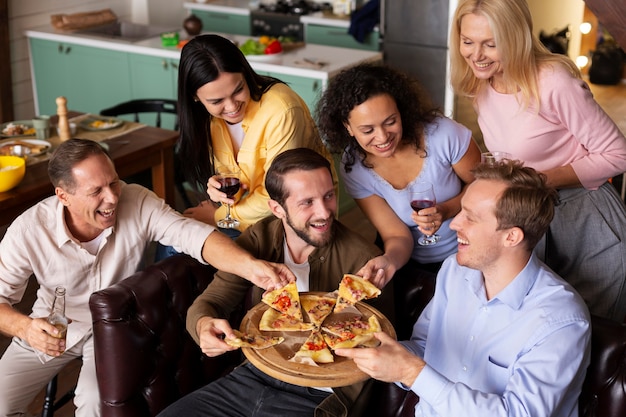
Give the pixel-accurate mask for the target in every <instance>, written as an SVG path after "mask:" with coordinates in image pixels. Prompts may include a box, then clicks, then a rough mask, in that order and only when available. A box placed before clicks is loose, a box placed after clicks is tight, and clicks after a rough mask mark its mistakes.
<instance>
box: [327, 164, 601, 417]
mask: <svg viewBox="0 0 626 417" xmlns="http://www.w3.org/2000/svg"><path fill="white" fill-rule="evenodd" d="M475 176H476V180H475V181H474V182H473V183H472V184H470V185H469V186H468V188H467V191H466V193H465V195H464V196H463V199H462V203H461V212H460V213H459V214H458V215H457V216H456V217H455V218H454V220H453V221H452V224H451V226H450V227H451V228H452V229H453V230H455V231H456V232H457V239H458V253H457V254H456V255H453V256H451V257H449V258H448V259H447V260H446V261H445V262H444V264H443V266H442V268H441V270H440V272H439V274H438V276H437V285H436V289H435V295H434V297H433V299H432V300H431V302H430V303H429V304H428V306H427V307H426V309H425V310H424V312H423V313H422V315H421V316H420V318H419V319H418V320H417V322H416V323H415V326H414V328H413V335H412V336H411V340H409V341H405V342H396V341H395V340H393V339H392V338H391V337H389V336H387V335H386V334H384V333H380V334H377V337H378V339H380V342H381V344H380V346H378V347H377V348H370V349H340V350H337V351H336V352H335V353H337V354H338V355H342V356H346V357H350V358H353V359H354V361H355V362H356V364H357V365H358V366H359V368H360V369H361V370H363V371H364V372H366V373H367V374H369V375H370V376H372V377H373V378H376V379H379V380H381V381H387V382H396V383H398V384H399V385H401V386H403V387H404V388H405V389H410V390H412V391H413V392H415V393H416V394H417V395H418V396H419V397H420V401H419V403H418V404H417V406H416V407H415V415H416V416H461V415H462V416H477V417H478V416H480V417H484V416H496V415H502V416H504V415H507V416H542V417H545V416H577V415H578V396H579V394H580V391H581V389H582V384H583V380H584V378H585V372H586V369H587V365H588V364H589V352H590V337H591V330H590V318H589V312H588V309H587V307H586V305H585V303H584V302H583V300H582V298H581V297H580V296H579V295H578V294H577V293H576V291H575V290H574V289H573V288H572V287H571V286H570V285H569V284H568V283H567V282H565V281H564V280H563V279H561V278H560V277H559V276H557V275H556V274H555V273H554V272H553V271H552V270H550V269H549V268H548V267H547V266H546V265H544V264H543V263H542V262H541V261H539V260H538V259H537V258H536V257H535V255H534V254H533V248H534V247H535V245H536V243H537V242H538V241H539V239H540V238H541V237H542V236H543V234H544V233H545V231H546V230H547V228H548V225H549V224H550V221H551V220H552V217H553V213H554V204H555V203H556V201H557V194H556V192H555V190H553V189H552V188H550V187H548V186H547V185H546V183H545V177H543V176H542V175H541V174H538V173H537V172H536V171H534V170H533V169H532V168H527V167H522V165H521V164H520V163H519V162H517V161H505V162H502V163H499V164H496V165H495V166H485V165H481V166H479V167H477V168H476V170H475ZM581 244H586V242H584V236H581Z"/></svg>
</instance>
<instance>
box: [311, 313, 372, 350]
mask: <svg viewBox="0 0 626 417" xmlns="http://www.w3.org/2000/svg"><path fill="white" fill-rule="evenodd" d="M322 330H323V331H324V340H325V341H326V344H328V346H329V347H330V348H331V349H333V350H335V349H339V348H353V347H356V346H362V345H367V346H372V345H377V344H378V343H377V340H376V338H375V337H374V333H376V332H380V331H381V326H380V322H379V321H378V319H377V318H376V316H373V315H372V316H370V318H369V319H368V320H367V321H365V320H363V319H362V318H361V317H352V318H350V319H347V320H342V321H336V322H332V323H328V324H327V325H326V326H324V327H322Z"/></svg>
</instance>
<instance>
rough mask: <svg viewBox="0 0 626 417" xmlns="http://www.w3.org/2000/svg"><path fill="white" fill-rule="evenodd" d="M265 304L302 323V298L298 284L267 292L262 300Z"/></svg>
mask: <svg viewBox="0 0 626 417" xmlns="http://www.w3.org/2000/svg"><path fill="white" fill-rule="evenodd" d="M261 301H263V302H264V303H265V304H267V305H269V306H270V307H272V308H274V309H276V310H278V311H280V312H281V313H284V314H287V315H288V316H291V317H295V318H296V319H298V320H300V321H302V311H301V310H300V296H299V294H298V287H296V282H295V281H294V282H290V283H289V284H287V285H285V286H284V287H282V288H278V289H276V290H273V291H270V292H267V293H265V294H263V297H262V298H261Z"/></svg>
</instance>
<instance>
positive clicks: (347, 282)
mask: <svg viewBox="0 0 626 417" xmlns="http://www.w3.org/2000/svg"><path fill="white" fill-rule="evenodd" d="M338 293H339V296H338V297H337V304H336V305H335V312H336V313H338V312H340V311H342V310H344V309H345V308H346V307H349V306H353V305H354V304H356V302H357V301H361V300H367V299H370V298H375V297H378V296H379V295H380V288H378V287H376V286H375V285H374V284H372V283H371V282H370V281H368V280H366V279H363V278H362V277H360V276H358V275H352V274H344V276H343V279H342V280H341V282H340V283H339V290H338Z"/></svg>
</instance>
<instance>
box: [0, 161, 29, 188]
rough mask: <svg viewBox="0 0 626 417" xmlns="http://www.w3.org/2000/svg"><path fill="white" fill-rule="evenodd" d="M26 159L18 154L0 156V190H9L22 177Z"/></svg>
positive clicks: (24, 171)
mask: <svg viewBox="0 0 626 417" xmlns="http://www.w3.org/2000/svg"><path fill="white" fill-rule="evenodd" d="M25 173H26V161H25V160H24V159H23V158H20V157H19V156H0V192H5V191H9V190H10V189H11V188H14V187H17V185H18V184H19V183H20V181H22V179H23V178H24V174H25Z"/></svg>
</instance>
